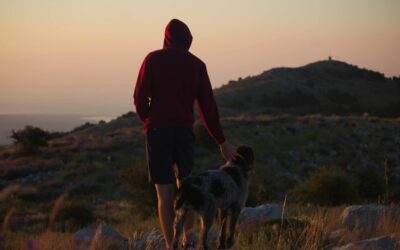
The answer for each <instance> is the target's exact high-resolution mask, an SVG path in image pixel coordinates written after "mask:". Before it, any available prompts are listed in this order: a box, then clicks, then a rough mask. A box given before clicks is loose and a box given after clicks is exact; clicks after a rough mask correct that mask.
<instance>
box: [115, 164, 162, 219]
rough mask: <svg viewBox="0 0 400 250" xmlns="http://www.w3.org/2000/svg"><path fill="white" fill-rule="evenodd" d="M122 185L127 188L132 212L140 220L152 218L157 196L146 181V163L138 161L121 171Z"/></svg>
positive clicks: (151, 185) (152, 186)
mask: <svg viewBox="0 0 400 250" xmlns="http://www.w3.org/2000/svg"><path fill="white" fill-rule="evenodd" d="M121 179H122V183H123V184H124V185H125V186H126V187H127V192H128V197H129V200H130V201H131V203H132V206H133V207H132V210H133V211H132V212H134V213H135V214H138V215H139V216H141V217H142V218H146V217H148V216H153V215H155V214H156V209H157V194H156V191H155V188H154V185H153V184H151V183H149V181H148V170H147V162H146V161H145V160H139V161H137V162H136V164H135V166H134V167H132V168H130V169H126V170H124V171H122V173H121Z"/></svg>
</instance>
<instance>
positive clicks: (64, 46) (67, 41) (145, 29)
mask: <svg viewBox="0 0 400 250" xmlns="http://www.w3.org/2000/svg"><path fill="white" fill-rule="evenodd" d="M399 12H400V1H399V0H335V1H331V0H301V1H299V0H280V1H278V0H249V1H243V0H202V1H188V0H182V1H178V0H148V1H139V0H129V1H128V0H113V1H111V0H108V1H106V0H0V33H1V35H0V114H11V113H23V114H28V113H29V114H32V113H33V114H85V115H120V114H122V113H125V112H127V111H129V110H133V104H132V101H133V100H132V93H133V88H134V85H135V81H136V77H137V74H138V70H139V67H140V65H141V63H142V60H143V58H144V57H145V56H146V54H147V53H148V52H150V51H153V50H157V49H159V48H161V47H162V42H163V37H164V29H165V26H166V24H167V23H168V22H169V21H170V20H171V19H173V18H178V19H180V20H182V21H183V22H185V23H186V24H187V25H188V26H189V28H190V30H191V32H192V35H193V43H192V47H191V49H190V51H191V52H192V53H193V54H195V55H197V56H198V57H200V58H201V59H202V60H203V61H204V62H205V63H206V64H207V69H208V73H209V75H210V79H211V81H212V85H213V87H218V86H221V85H222V84H226V83H227V82H228V81H229V80H235V79H237V78H239V77H246V76H249V75H257V74H260V73H262V72H263V71H265V70H268V69H271V68H274V67H281V66H286V67H298V66H302V65H305V64H308V63H311V62H315V61H318V60H323V59H327V58H328V56H329V55H331V56H332V57H333V59H336V60H341V61H346V62H348V63H351V64H355V65H358V66H359V67H362V68H368V69H372V70H375V71H380V72H382V73H384V74H385V75H386V76H399V75H400V15H399Z"/></svg>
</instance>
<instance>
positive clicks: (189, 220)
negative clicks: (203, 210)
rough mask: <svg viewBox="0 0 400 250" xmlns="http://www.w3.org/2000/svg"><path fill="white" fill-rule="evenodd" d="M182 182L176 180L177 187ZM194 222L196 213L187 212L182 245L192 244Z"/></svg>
mask: <svg viewBox="0 0 400 250" xmlns="http://www.w3.org/2000/svg"><path fill="white" fill-rule="evenodd" d="M181 184H182V183H181V181H179V179H177V180H176V185H177V186H178V187H180V186H181ZM193 220H194V211H193V210H190V211H188V212H187V214H186V217H185V222H184V224H183V237H182V243H183V244H186V243H189V242H190V239H191V237H192V234H193Z"/></svg>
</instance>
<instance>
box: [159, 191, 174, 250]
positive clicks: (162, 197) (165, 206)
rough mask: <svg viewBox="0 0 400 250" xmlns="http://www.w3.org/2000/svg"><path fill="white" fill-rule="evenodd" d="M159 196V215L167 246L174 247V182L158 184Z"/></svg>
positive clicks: (168, 247)
mask: <svg viewBox="0 0 400 250" xmlns="http://www.w3.org/2000/svg"><path fill="white" fill-rule="evenodd" d="M155 186H156V190H157V198H158V217H159V219H160V224H161V229H162V231H163V234H164V239H165V246H166V248H167V249H173V242H172V241H173V238H174V232H173V231H174V230H173V222H174V217H175V214H174V195H175V186H174V184H156V185H155Z"/></svg>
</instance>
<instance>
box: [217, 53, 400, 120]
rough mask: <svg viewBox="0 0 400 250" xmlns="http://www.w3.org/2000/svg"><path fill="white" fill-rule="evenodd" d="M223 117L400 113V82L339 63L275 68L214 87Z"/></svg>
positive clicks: (382, 114)
mask: <svg viewBox="0 0 400 250" xmlns="http://www.w3.org/2000/svg"><path fill="white" fill-rule="evenodd" d="M215 93H216V99H217V102H218V104H219V105H220V107H221V112H222V113H223V114H224V115H237V114H238V113H239V114H240V113H245V114H253V115H254V114H282V113H289V114H295V115H304V114H309V113H322V114H339V115H346V114H359V115H361V114H363V113H364V112H366V113H369V114H370V115H376V116H399V115H400V101H399V100H400V98H399V97H400V80H399V79H398V78H395V79H392V78H390V79H389V78H385V76H384V75H383V74H381V73H379V72H374V71H371V70H367V69H360V68H358V67H357V66H353V65H350V64H347V63H345V62H340V61H333V60H332V61H319V62H315V63H311V64H308V65H306V66H303V67H299V68H275V69H271V70H269V71H265V72H263V73H262V74H260V75H258V76H252V77H247V78H244V79H240V80H238V81H230V82H229V83H228V84H227V85H224V86H222V87H221V88H219V89H216V90H215Z"/></svg>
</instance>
